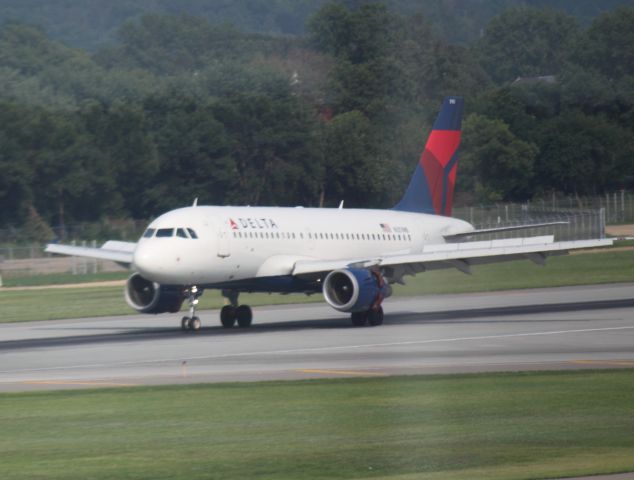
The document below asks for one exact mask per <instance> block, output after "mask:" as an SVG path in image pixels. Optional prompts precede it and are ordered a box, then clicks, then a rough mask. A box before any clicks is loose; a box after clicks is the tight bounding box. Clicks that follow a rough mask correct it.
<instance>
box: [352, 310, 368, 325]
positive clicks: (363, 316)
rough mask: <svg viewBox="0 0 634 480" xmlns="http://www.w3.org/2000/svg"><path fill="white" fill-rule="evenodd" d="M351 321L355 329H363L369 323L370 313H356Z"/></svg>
mask: <svg viewBox="0 0 634 480" xmlns="http://www.w3.org/2000/svg"><path fill="white" fill-rule="evenodd" d="M350 319H351V320H352V325H354V326H355V327H363V326H364V325H365V324H366V322H367V321H368V312H354V313H353V314H352V316H351V317H350Z"/></svg>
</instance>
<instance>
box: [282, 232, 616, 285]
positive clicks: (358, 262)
mask: <svg viewBox="0 0 634 480" xmlns="http://www.w3.org/2000/svg"><path fill="white" fill-rule="evenodd" d="M610 245H612V240H611V239H604V240H576V241H570V242H554V237H553V236H552V235H545V236H539V237H525V238H510V239H504V240H488V241H481V242H462V243H445V244H435V245H425V246H424V248H423V251H422V253H416V254H404V255H385V256H381V257H374V258H365V259H347V260H346V259H341V260H325V261H320V260H300V261H298V262H296V263H295V267H294V269H293V272H292V273H293V275H297V276H312V275H315V274H322V273H326V272H330V271H332V270H336V269H339V268H380V269H382V270H384V271H385V272H387V275H386V276H387V277H389V279H390V280H391V281H392V282H397V283H398V282H401V280H402V278H403V276H404V275H415V274H417V273H420V272H424V271H426V270H437V269H443V268H456V269H458V270H460V271H462V272H464V273H470V271H471V266H472V265H484V264H487V263H496V262H504V261H509V260H521V259H528V260H531V261H533V262H535V263H537V264H540V265H542V264H544V262H545V260H546V257H547V256H552V255H565V254H567V253H568V252H569V251H570V250H577V249H581V248H595V247H605V246H610Z"/></svg>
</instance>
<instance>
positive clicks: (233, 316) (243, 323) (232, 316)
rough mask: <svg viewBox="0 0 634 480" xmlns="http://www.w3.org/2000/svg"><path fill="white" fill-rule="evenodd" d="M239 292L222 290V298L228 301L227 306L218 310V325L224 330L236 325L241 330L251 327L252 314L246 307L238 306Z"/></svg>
mask: <svg viewBox="0 0 634 480" xmlns="http://www.w3.org/2000/svg"><path fill="white" fill-rule="evenodd" d="M239 295H240V293H239V292H236V291H235V290H223V291H222V296H223V297H225V298H226V299H228V300H229V303H230V304H229V305H225V306H224V307H222V310H220V323H221V324H222V326H223V327H224V328H233V326H234V325H235V324H236V322H237V323H238V326H239V327H241V328H248V327H250V326H251V322H252V320H253V312H252V311H251V307H249V306H248V305H238V296H239Z"/></svg>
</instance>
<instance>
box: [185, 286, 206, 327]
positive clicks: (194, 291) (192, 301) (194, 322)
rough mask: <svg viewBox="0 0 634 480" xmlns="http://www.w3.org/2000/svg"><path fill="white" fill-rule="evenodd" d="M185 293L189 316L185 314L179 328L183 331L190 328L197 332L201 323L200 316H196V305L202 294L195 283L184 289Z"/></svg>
mask: <svg viewBox="0 0 634 480" xmlns="http://www.w3.org/2000/svg"><path fill="white" fill-rule="evenodd" d="M185 293H186V295H187V301H188V302H189V316H185V317H183V318H182V319H181V328H182V329H183V330H184V331H187V330H192V331H194V332H197V331H198V330H200V327H201V326H202V323H201V321H200V318H198V317H197V316H196V305H198V298H199V297H200V296H201V295H202V294H203V292H202V290H198V287H197V286H196V285H192V286H191V287H189V288H188V289H187V290H185Z"/></svg>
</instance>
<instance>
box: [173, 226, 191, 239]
mask: <svg viewBox="0 0 634 480" xmlns="http://www.w3.org/2000/svg"><path fill="white" fill-rule="evenodd" d="M176 236H177V237H181V238H189V237H188V236H187V234H186V233H185V229H184V228H178V229H177V230H176Z"/></svg>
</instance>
